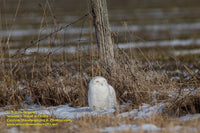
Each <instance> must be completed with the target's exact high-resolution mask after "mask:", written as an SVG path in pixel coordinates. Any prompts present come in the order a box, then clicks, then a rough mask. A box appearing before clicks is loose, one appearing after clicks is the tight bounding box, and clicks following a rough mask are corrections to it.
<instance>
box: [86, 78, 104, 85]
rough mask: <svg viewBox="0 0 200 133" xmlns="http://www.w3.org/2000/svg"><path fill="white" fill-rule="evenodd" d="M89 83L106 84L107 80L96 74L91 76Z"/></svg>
mask: <svg viewBox="0 0 200 133" xmlns="http://www.w3.org/2000/svg"><path fill="white" fill-rule="evenodd" d="M89 85H98V86H105V85H107V80H106V79H105V78H104V77H101V76H96V77H94V78H92V80H91V81H90V83H89Z"/></svg>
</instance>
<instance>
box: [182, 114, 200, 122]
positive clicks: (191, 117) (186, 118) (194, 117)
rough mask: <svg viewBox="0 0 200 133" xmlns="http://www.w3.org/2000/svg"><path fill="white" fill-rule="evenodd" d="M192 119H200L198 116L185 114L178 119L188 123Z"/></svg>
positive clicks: (199, 115)
mask: <svg viewBox="0 0 200 133" xmlns="http://www.w3.org/2000/svg"><path fill="white" fill-rule="evenodd" d="M194 119H200V114H187V115H185V116H182V117H180V118H179V120H180V121H189V120H194Z"/></svg>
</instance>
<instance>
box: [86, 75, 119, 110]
mask: <svg viewBox="0 0 200 133" xmlns="http://www.w3.org/2000/svg"><path fill="white" fill-rule="evenodd" d="M88 104H89V107H90V109H91V110H106V109H111V108H116V105H117V101H116V94H115V90H114V88H113V87H112V86H111V85H109V84H108V83H107V80H106V79H105V78H104V77H101V76H97V77H94V78H93V79H92V80H91V81H90V83H89V90H88Z"/></svg>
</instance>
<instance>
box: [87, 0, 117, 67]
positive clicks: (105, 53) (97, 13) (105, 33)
mask: <svg viewBox="0 0 200 133" xmlns="http://www.w3.org/2000/svg"><path fill="white" fill-rule="evenodd" d="M90 7H91V14H92V18H93V25H94V27H95V34H96V40H97V47H98V51H99V57H100V59H101V60H103V61H104V62H105V63H106V64H107V66H108V67H109V68H110V69H112V67H113V66H114V64H115V60H114V50H113V42H112V38H111V30H110V24H109V19H108V10H107V3H106V0H90Z"/></svg>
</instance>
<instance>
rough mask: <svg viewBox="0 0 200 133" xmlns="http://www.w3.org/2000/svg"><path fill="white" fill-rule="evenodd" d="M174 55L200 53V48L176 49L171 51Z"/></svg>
mask: <svg viewBox="0 0 200 133" xmlns="http://www.w3.org/2000/svg"><path fill="white" fill-rule="evenodd" d="M171 53H172V54H174V55H176V56H177V55H186V54H200V49H192V50H174V51H171Z"/></svg>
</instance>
